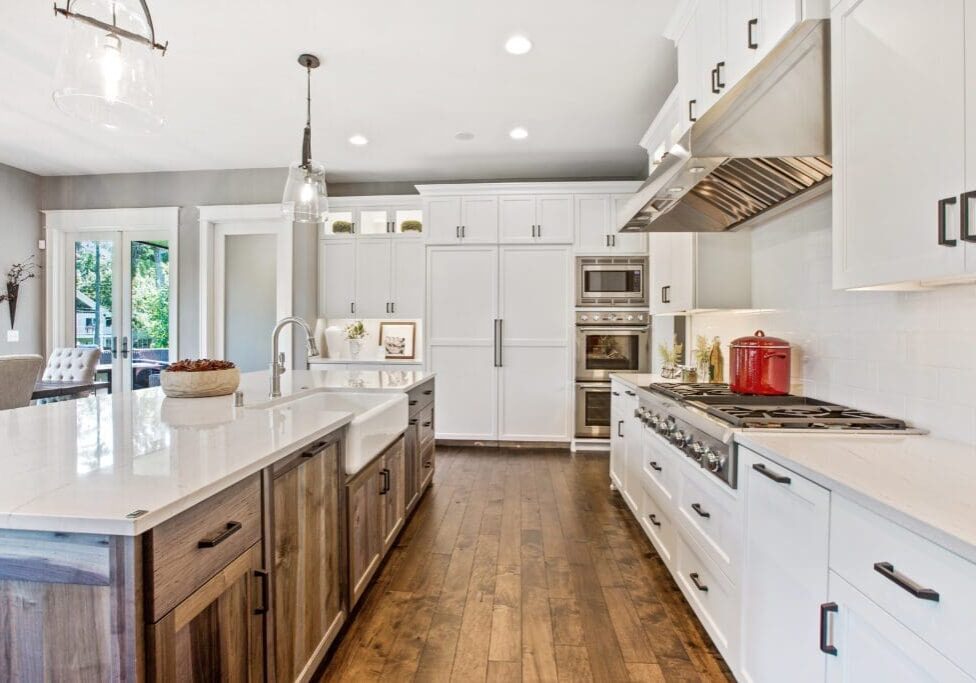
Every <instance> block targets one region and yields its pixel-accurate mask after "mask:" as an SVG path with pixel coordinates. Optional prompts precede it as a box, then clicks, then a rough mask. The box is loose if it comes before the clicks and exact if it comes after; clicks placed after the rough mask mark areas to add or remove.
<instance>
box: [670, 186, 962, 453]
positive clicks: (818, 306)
mask: <svg viewBox="0 0 976 683" xmlns="http://www.w3.org/2000/svg"><path fill="white" fill-rule="evenodd" d="M830 220H831V214H830V195H827V196H824V197H821V198H818V199H816V200H813V201H811V202H810V203H808V204H806V205H803V206H800V207H798V208H797V209H795V210H793V211H790V212H788V213H786V214H782V215H780V216H777V217H775V218H773V219H771V220H769V221H767V222H766V223H764V224H762V225H760V226H757V227H756V228H754V229H753V234H752V288H753V291H752V294H753V305H754V306H755V307H756V308H757V309H761V310H759V311H758V312H756V311H751V312H734V313H731V312H711V313H702V314H698V315H695V316H693V318H692V320H691V325H690V330H689V332H690V334H691V339H692V340H693V339H694V336H695V335H698V334H704V335H706V336H708V338H709V339H711V338H712V337H714V336H718V337H719V338H721V340H722V343H723V345H724V346H725V348H726V350H727V349H728V343H729V342H730V341H731V340H732V339H734V338H735V337H739V336H742V335H747V334H752V333H753V332H755V331H756V330H757V329H763V330H764V331H765V332H766V333H767V334H769V335H774V336H777V337H783V338H785V339H788V340H789V341H790V343H791V344H792V345H793V347H794V354H793V359H792V360H793V384H794V391H797V392H802V393H804V394H806V395H808V396H812V397H814V398H820V399H823V400H827V401H836V402H838V403H845V404H848V405H852V406H856V407H858V408H863V409H864V410H870V411H874V412H879V413H883V414H886V415H890V416H892V417H899V418H902V419H905V420H907V421H908V422H909V423H911V424H912V425H913V426H917V427H921V428H924V429H928V430H930V431H931V432H932V433H933V434H935V435H937V436H941V437H944V438H948V439H955V440H960V441H965V442H968V443H976V354H973V353H971V351H970V349H971V348H972V347H973V340H974V335H976V285H974V284H967V285H956V286H951V287H940V288H935V289H932V290H929V291H921V292H846V291H835V290H834V289H833V288H832V286H831V245H830V240H831V227H830ZM656 324H657V321H655V326H656ZM658 341H659V340H658V339H657V338H655V340H654V343H655V345H656V344H657V342H658Z"/></svg>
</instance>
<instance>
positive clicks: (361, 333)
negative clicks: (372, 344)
mask: <svg viewBox="0 0 976 683" xmlns="http://www.w3.org/2000/svg"><path fill="white" fill-rule="evenodd" d="M368 336H369V333H368V332H366V327H365V326H364V325H363V321H362V320H357V321H356V322H354V323H352V324H350V325H347V326H346V340H347V341H348V342H349V356H350V358H359V352H360V351H362V348H363V340H364V339H365V338H366V337H368Z"/></svg>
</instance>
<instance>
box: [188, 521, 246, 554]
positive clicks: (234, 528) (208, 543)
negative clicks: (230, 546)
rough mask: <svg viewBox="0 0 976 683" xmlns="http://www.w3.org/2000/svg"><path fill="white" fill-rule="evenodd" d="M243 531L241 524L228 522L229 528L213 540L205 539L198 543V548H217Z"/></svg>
mask: <svg viewBox="0 0 976 683" xmlns="http://www.w3.org/2000/svg"><path fill="white" fill-rule="evenodd" d="M240 530H241V523H240V522H227V526H225V527H224V530H223V531H221V532H220V533H219V534H217V535H216V536H214V537H213V538H205V539H203V540H202V541H200V542H199V543H197V547H198V548H216V547H217V546H218V545H220V544H221V543H223V542H224V541H226V540H227V539H228V538H230V537H231V536H233V535H234V534H236V533H237V532H238V531H240Z"/></svg>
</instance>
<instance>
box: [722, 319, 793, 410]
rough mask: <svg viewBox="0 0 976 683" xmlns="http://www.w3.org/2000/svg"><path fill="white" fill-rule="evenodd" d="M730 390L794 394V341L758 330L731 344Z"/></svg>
mask: <svg viewBox="0 0 976 683" xmlns="http://www.w3.org/2000/svg"><path fill="white" fill-rule="evenodd" d="M729 346H730V348H731V354H730V356H729V389H731V390H732V391H733V392H735V393H737V394H758V395H760V396H778V395H781V394H788V393H790V343H789V342H788V341H786V340H785V339H777V338H776V337H767V336H766V333H765V332H763V331H762V330H757V331H756V333H755V334H754V335H752V336H751V337H739V338H738V339H735V340H733V341H732V343H731V344H730V345H729Z"/></svg>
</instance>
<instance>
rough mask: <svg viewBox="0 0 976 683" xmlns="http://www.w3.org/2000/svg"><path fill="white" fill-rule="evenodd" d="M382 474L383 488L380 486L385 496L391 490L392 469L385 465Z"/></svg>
mask: <svg viewBox="0 0 976 683" xmlns="http://www.w3.org/2000/svg"><path fill="white" fill-rule="evenodd" d="M380 476H381V477H383V484H382V488H380V495H381V496H385V495H386V494H387V493H389V492H390V470H388V469H386V468H385V467H384V468H383V469H381V470H380Z"/></svg>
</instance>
